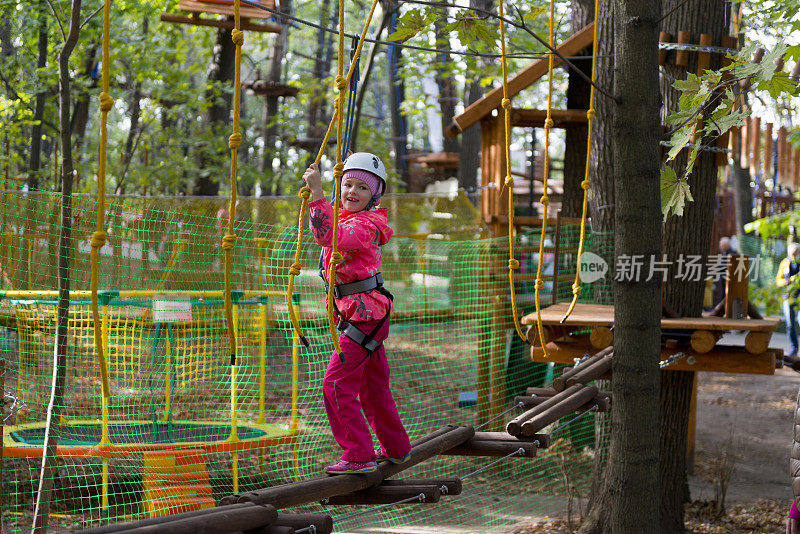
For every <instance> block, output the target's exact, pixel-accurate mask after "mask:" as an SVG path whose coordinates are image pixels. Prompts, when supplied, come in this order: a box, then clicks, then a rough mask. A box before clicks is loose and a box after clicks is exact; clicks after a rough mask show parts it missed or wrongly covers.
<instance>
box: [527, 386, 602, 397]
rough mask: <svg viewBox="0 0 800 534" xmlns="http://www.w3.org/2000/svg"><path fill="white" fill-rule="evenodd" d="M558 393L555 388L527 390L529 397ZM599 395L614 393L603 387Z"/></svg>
mask: <svg viewBox="0 0 800 534" xmlns="http://www.w3.org/2000/svg"><path fill="white" fill-rule="evenodd" d="M556 393H558V391H556V390H554V389H553V388H528V389H526V390H525V396H527V397H552V396H553V395H555V394H556ZM597 396H598V397H609V398H611V397H612V396H613V393H612V392H610V391H608V390H605V389H601V390H600V393H598V394H597ZM520 397H521V395H520Z"/></svg>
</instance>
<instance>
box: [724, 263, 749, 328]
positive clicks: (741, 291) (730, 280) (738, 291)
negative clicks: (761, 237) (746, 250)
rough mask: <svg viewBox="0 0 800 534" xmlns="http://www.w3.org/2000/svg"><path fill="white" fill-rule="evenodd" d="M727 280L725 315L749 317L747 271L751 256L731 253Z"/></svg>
mask: <svg viewBox="0 0 800 534" xmlns="http://www.w3.org/2000/svg"><path fill="white" fill-rule="evenodd" d="M728 258H730V263H729V264H728V269H727V280H726V281H725V317H727V318H729V319H744V318H746V317H747V306H748V296H747V290H748V284H749V280H748V278H747V271H748V269H749V266H750V258H748V257H747V256H743V255H731V256H728Z"/></svg>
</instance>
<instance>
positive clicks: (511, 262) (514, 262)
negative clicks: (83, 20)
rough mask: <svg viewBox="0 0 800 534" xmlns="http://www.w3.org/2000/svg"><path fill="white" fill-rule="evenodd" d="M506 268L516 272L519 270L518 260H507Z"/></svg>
mask: <svg viewBox="0 0 800 534" xmlns="http://www.w3.org/2000/svg"><path fill="white" fill-rule="evenodd" d="M508 268H509V269H511V270H512V271H516V270H517V269H519V260H517V259H516V258H509V260H508Z"/></svg>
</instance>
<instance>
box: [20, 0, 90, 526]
mask: <svg viewBox="0 0 800 534" xmlns="http://www.w3.org/2000/svg"><path fill="white" fill-rule="evenodd" d="M80 21H81V0H72V7H71V10H70V24H69V33H68V34H67V38H66V40H65V41H64V45H63V46H62V47H61V51H60V52H59V54H58V82H59V114H60V124H61V131H60V137H61V173H62V174H61V187H62V189H61V224H60V228H61V233H60V235H59V244H58V304H57V308H56V335H55V346H54V347H53V382H52V387H51V391H50V404H49V405H48V407H47V427H46V428H47V430H46V431H45V437H44V446H43V455H42V470H41V474H40V476H39V491H38V493H37V495H36V508H35V510H34V518H33V528H32V532H33V533H34V534H38V533H40V532H47V521H48V516H49V513H50V499H51V496H52V489H53V477H54V476H55V474H56V469H57V465H56V452H57V448H58V436H59V433H60V428H59V421H60V419H61V413H62V411H63V406H62V404H63V400H64V384H65V381H66V374H67V335H68V333H69V286H70V278H69V275H70V269H69V267H70V265H69V264H70V262H69V258H70V251H71V250H72V249H73V243H71V242H70V241H71V239H72V235H71V234H72V179H73V172H74V169H73V166H72V131H71V128H70V120H69V114H70V107H71V103H70V71H69V58H70V56H71V55H72V51H73V50H74V49H75V45H76V44H77V43H78V34H79V32H80Z"/></svg>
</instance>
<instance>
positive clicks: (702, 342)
mask: <svg viewBox="0 0 800 534" xmlns="http://www.w3.org/2000/svg"><path fill="white" fill-rule="evenodd" d="M718 339H719V335H718V334H717V332H712V331H710V330H695V331H694V332H692V338H691V340H690V344H691V346H692V349H694V350H695V352H699V353H700V354H705V353H706V352H709V351H710V350H711V349H713V348H714V345H716V344H717V340H718Z"/></svg>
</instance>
